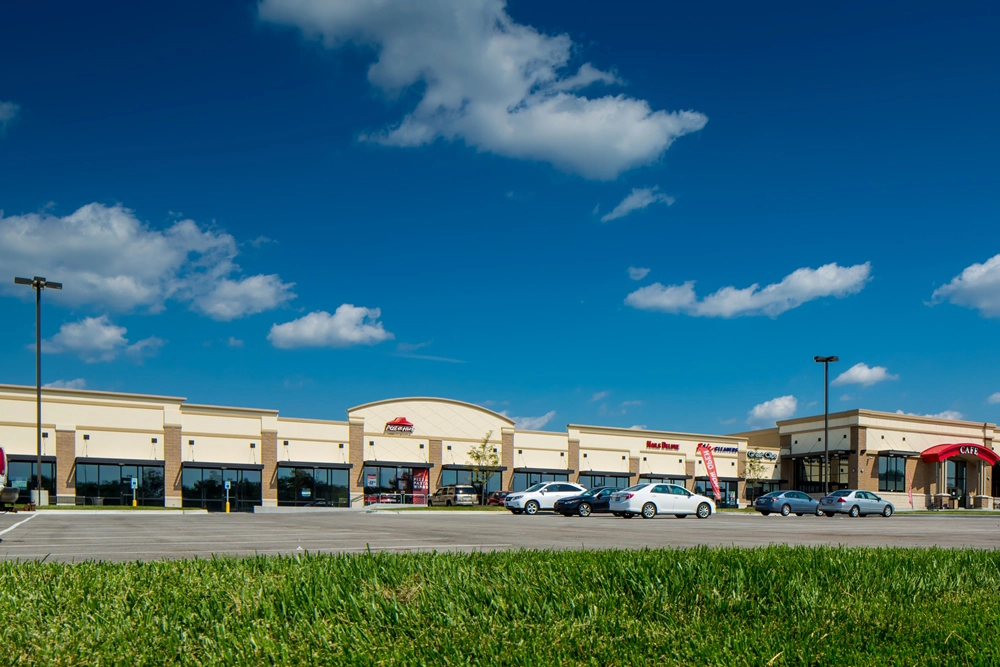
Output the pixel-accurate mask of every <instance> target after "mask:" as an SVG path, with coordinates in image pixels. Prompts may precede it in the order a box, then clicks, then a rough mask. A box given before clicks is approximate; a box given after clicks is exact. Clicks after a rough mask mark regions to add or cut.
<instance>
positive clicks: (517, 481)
mask: <svg viewBox="0 0 1000 667" xmlns="http://www.w3.org/2000/svg"><path fill="white" fill-rule="evenodd" d="M568 481H569V474H565V475H561V474H557V473H541V472H515V473H514V481H513V490H514V491H524V490H525V489H526V488H528V487H529V486H531V485H532V484H538V483H539V482H568Z"/></svg>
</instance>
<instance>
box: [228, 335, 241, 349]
mask: <svg viewBox="0 0 1000 667" xmlns="http://www.w3.org/2000/svg"><path fill="white" fill-rule="evenodd" d="M226 345H228V346H229V347H243V341H242V340H241V339H239V338H237V337H236V336H230V337H229V340H227V341H226Z"/></svg>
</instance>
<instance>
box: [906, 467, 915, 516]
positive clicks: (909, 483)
mask: <svg viewBox="0 0 1000 667" xmlns="http://www.w3.org/2000/svg"><path fill="white" fill-rule="evenodd" d="M906 495H907V496H909V497H910V509H913V473H912V472H907V473H906Z"/></svg>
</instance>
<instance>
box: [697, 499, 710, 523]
mask: <svg viewBox="0 0 1000 667" xmlns="http://www.w3.org/2000/svg"><path fill="white" fill-rule="evenodd" d="M710 516H712V508H711V507H709V506H708V503H702V504H701V505H698V518H699V519H707V518H708V517H710Z"/></svg>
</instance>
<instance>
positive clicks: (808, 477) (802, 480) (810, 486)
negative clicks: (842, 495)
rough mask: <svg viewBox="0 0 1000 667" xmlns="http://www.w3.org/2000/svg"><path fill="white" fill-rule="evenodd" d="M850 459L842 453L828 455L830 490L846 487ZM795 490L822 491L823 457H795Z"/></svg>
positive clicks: (805, 491)
mask: <svg viewBox="0 0 1000 667" xmlns="http://www.w3.org/2000/svg"><path fill="white" fill-rule="evenodd" d="M849 463H850V459H849V458H848V457H847V456H846V455H844V456H841V455H835V456H831V457H830V491H831V492H833V491H838V490H840V489H846V488H847V487H848V483H849V479H850V478H849V477H848V469H849ZM795 490H796V491H802V492H804V493H823V457H822V456H815V457H806V458H801V459H795Z"/></svg>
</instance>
